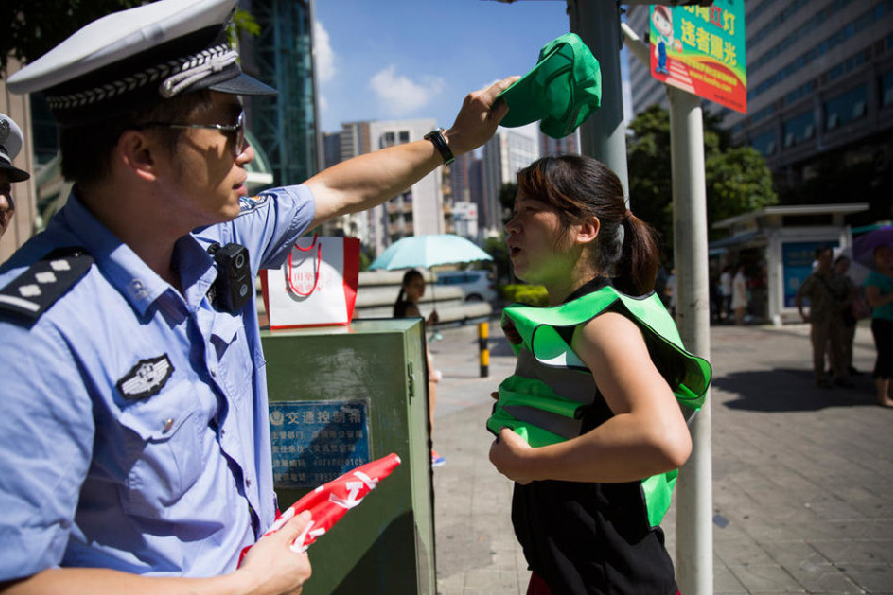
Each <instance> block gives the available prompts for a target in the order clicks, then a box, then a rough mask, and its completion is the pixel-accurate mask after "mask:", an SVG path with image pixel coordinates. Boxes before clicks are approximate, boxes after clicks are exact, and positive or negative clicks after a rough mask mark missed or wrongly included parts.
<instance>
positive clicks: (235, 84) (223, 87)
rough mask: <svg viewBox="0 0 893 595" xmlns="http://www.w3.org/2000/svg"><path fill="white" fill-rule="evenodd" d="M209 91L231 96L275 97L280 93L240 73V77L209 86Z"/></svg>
mask: <svg viewBox="0 0 893 595" xmlns="http://www.w3.org/2000/svg"><path fill="white" fill-rule="evenodd" d="M207 88H208V89H210V90H212V91H217V92H218V93H227V94H229V95H251V96H275V95H278V94H279V92H278V91H277V90H276V89H274V88H273V87H271V86H269V85H268V84H266V83H263V82H261V81H259V80H257V79H256V78H254V77H253V76H248V75H247V74H245V73H244V72H243V73H240V74H239V76H237V77H234V78H230V79H226V80H224V81H220V82H219V83H213V84H211V85H208V87H207Z"/></svg>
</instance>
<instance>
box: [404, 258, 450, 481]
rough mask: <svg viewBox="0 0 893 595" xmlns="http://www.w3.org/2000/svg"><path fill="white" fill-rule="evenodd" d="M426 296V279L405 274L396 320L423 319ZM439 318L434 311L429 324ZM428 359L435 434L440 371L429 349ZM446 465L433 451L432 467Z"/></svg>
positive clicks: (417, 274)
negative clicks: (420, 308)
mask: <svg viewBox="0 0 893 595" xmlns="http://www.w3.org/2000/svg"><path fill="white" fill-rule="evenodd" d="M423 295H425V277H424V276H423V275H422V274H421V273H420V272H418V271H417V270H415V269H410V270H408V271H406V273H404V274H403V281H402V282H401V284H400V291H399V292H398V293H397V299H396V300H395V301H394V318H409V317H410V316H418V317H421V316H422V313H421V311H420V310H419V300H420V299H422V296H423ZM438 320H439V317H438V316H437V310H432V311H431V314H429V315H428V324H437V321H438ZM425 345H426V351H425V353H426V354H427V357H428V423H429V424H430V427H431V432H434V406H435V405H436V404H437V383H438V382H439V381H440V377H439V372H438V370H435V369H434V362H433V361H432V359H431V351H430V350H428V349H427V343H425ZM443 465H446V459H445V458H444V457H442V456H441V455H440V454H439V453H438V452H437V451H436V450H434V449H433V448H432V449H431V466H432V467H441V466H443Z"/></svg>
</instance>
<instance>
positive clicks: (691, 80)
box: [649, 0, 747, 113]
mask: <svg viewBox="0 0 893 595" xmlns="http://www.w3.org/2000/svg"><path fill="white" fill-rule="evenodd" d="M650 10H651V12H650V16H651V32H650V34H649V39H650V45H651V76H653V77H654V78H656V79H658V80H659V81H662V82H664V83H666V84H668V85H671V86H673V87H676V88H677V89H681V90H683V91H686V92H688V93H691V94H692V95H697V96H698V97H703V98H705V99H709V100H711V101H715V102H716V103H719V104H720V105H724V106H726V107H728V108H730V109H733V110H735V111H738V112H741V113H746V112H747V72H746V64H747V60H746V43H745V37H744V0H716V1H715V2H713V4H712V5H711V6H709V7H706V8H705V7H700V6H679V7H675V8H673V7H670V6H662V5H654V6H651V9H650Z"/></svg>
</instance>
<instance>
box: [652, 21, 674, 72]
mask: <svg viewBox="0 0 893 595" xmlns="http://www.w3.org/2000/svg"><path fill="white" fill-rule="evenodd" d="M651 22H652V23H653V24H654V28H655V29H657V33H658V35H657V67H656V68H655V69H654V72H656V73H657V74H670V73H669V71H668V70H667V44H672V43H673V41H674V39H673V13H672V12H670V10H669V9H668V8H667V7H665V6H655V7H654V12H653V13H651Z"/></svg>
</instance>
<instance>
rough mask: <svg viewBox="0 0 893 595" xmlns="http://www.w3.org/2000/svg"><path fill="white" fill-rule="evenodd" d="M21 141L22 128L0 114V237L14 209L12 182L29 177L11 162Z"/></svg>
mask: <svg viewBox="0 0 893 595" xmlns="http://www.w3.org/2000/svg"><path fill="white" fill-rule="evenodd" d="M22 142H23V139H22V130H21V129H20V128H19V127H18V125H17V124H16V123H15V122H14V121H13V119H12V118H10V117H9V116H7V115H6V114H0V238H2V237H3V234H5V233H6V228H7V227H9V222H10V220H12V216H13V214H15V210H16V205H15V202H14V201H13V200H12V184H15V183H16V182H24V181H25V180H27V179H28V178H30V177H31V174H29V173H28V172H26V171H25V170H23V169H19V168H17V167H16V166H14V165H13V164H12V160H13V159H15V158H16V155H18V154H19V151H21V150H22Z"/></svg>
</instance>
